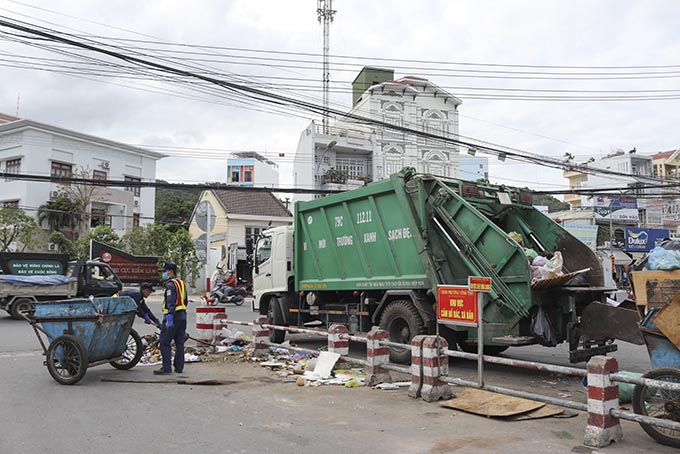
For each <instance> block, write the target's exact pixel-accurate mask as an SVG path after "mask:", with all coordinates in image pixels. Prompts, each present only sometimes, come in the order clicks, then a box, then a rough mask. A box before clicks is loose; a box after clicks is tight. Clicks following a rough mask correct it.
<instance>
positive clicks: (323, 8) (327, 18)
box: [316, 0, 335, 134]
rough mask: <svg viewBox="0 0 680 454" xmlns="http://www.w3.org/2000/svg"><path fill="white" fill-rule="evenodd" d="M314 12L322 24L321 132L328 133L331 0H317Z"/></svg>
mask: <svg viewBox="0 0 680 454" xmlns="http://www.w3.org/2000/svg"><path fill="white" fill-rule="evenodd" d="M316 14H317V17H318V19H319V23H320V24H323V76H322V78H323V119H322V120H321V125H322V127H323V133H324V134H328V96H329V88H330V81H331V73H330V59H329V55H328V52H329V49H330V32H331V22H333V16H334V15H335V10H334V9H333V0H317V2H316Z"/></svg>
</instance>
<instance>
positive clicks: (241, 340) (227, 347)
mask: <svg viewBox="0 0 680 454" xmlns="http://www.w3.org/2000/svg"><path fill="white" fill-rule="evenodd" d="M251 340H252V339H251V338H250V336H246V335H245V334H244V333H243V331H234V330H231V329H229V328H222V329H221V330H220V332H219V333H217V334H216V336H215V341H216V342H219V345H215V353H225V352H243V351H245V349H246V346H247V345H249V344H250V342H251Z"/></svg>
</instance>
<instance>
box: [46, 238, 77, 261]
mask: <svg viewBox="0 0 680 454" xmlns="http://www.w3.org/2000/svg"><path fill="white" fill-rule="evenodd" d="M48 241H49V242H50V243H54V244H56V245H57V249H59V252H60V253H61V254H68V256H69V257H70V258H72V259H75V258H77V257H78V253H77V251H76V247H75V245H74V244H73V241H71V240H70V239H68V238H67V237H66V235H64V234H63V233H62V232H51V233H50V236H49V239H48Z"/></svg>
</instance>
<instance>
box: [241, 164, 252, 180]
mask: <svg viewBox="0 0 680 454" xmlns="http://www.w3.org/2000/svg"><path fill="white" fill-rule="evenodd" d="M243 181H244V182H245V183H252V182H253V167H252V166H246V167H244V168H243Z"/></svg>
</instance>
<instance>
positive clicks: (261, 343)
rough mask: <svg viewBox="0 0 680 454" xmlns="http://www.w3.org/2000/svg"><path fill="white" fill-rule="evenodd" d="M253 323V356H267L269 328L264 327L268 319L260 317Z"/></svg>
mask: <svg viewBox="0 0 680 454" xmlns="http://www.w3.org/2000/svg"><path fill="white" fill-rule="evenodd" d="M253 323H254V326H253V347H254V350H253V356H254V357H261V356H267V355H268V354H269V345H268V343H269V328H267V327H265V326H263V325H266V324H267V317H260V318H258V319H257V320H254V321H253Z"/></svg>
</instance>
